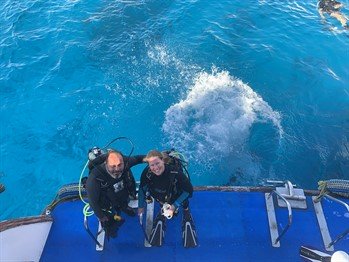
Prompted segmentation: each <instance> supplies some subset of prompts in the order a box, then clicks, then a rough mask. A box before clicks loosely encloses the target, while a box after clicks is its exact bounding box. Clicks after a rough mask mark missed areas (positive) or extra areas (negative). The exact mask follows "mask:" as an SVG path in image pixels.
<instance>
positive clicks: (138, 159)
mask: <svg viewBox="0 0 349 262" xmlns="http://www.w3.org/2000/svg"><path fill="white" fill-rule="evenodd" d="M143 158H144V155H138V156H133V157H125V156H123V160H124V163H125V168H124V171H123V173H122V174H121V175H120V176H119V177H117V178H113V177H112V176H111V175H110V174H109V173H108V171H107V170H106V164H105V162H102V163H100V162H101V161H105V159H106V156H105V155H102V156H100V157H99V158H97V159H95V160H94V161H92V162H90V163H89V168H90V174H89V176H88V179H87V181H86V191H87V196H88V199H89V204H90V206H91V208H92V209H93V211H94V212H95V214H96V216H97V217H98V218H100V219H101V218H102V217H104V216H105V213H104V212H103V210H104V209H106V210H109V209H110V208H111V207H112V208H114V209H115V210H116V211H119V210H120V209H123V208H125V207H127V205H128V201H129V195H131V196H134V197H135V196H136V183H135V179H134V177H133V174H132V172H131V170H130V168H131V167H133V166H135V165H137V164H141V163H143ZM98 162H99V163H100V164H95V163H98Z"/></svg>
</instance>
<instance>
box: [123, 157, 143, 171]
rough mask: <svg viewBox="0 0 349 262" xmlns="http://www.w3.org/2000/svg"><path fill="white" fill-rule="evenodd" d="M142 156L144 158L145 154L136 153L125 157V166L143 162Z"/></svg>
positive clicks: (129, 166)
mask: <svg viewBox="0 0 349 262" xmlns="http://www.w3.org/2000/svg"><path fill="white" fill-rule="evenodd" d="M144 158H145V155H136V156H131V157H126V161H125V162H127V167H128V168H131V167H133V166H135V165H138V164H142V163H144V162H143V159H144Z"/></svg>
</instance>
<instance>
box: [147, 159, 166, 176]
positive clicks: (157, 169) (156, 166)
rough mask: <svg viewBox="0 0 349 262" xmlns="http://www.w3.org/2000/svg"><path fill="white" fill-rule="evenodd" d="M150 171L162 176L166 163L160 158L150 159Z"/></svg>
mask: <svg viewBox="0 0 349 262" xmlns="http://www.w3.org/2000/svg"><path fill="white" fill-rule="evenodd" d="M148 165H149V168H150V171H151V172H153V173H154V174H155V175H157V176H160V175H161V174H162V173H163V172H164V171H165V162H164V161H163V160H162V159H160V158H159V157H157V156H156V157H150V158H149V159H148Z"/></svg>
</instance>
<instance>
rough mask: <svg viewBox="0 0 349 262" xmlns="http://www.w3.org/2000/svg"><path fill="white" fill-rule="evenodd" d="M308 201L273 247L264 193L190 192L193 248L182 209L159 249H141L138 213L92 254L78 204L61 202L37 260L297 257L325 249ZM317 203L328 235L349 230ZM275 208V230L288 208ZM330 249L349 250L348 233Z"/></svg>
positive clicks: (343, 216) (340, 211) (339, 213)
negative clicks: (185, 235)
mask: <svg viewBox="0 0 349 262" xmlns="http://www.w3.org/2000/svg"><path fill="white" fill-rule="evenodd" d="M347 202H348V201H347ZM307 205H308V209H307V210H306V211H304V210H293V224H292V226H291V227H290V229H289V230H288V232H287V233H286V235H285V236H284V237H283V238H282V239H281V247H280V248H273V247H272V246H271V240H270V233H269V227H268V218H267V212H266V208H265V200H264V194H263V193H247V192H241V193H238V192H209V191H201V192H195V194H194V198H192V199H191V201H190V207H191V211H192V215H193V218H194V221H195V224H196V227H197V234H198V237H199V246H198V247H197V248H195V249H185V248H183V246H182V239H181V217H182V214H181V213H180V214H179V216H178V217H175V218H174V219H171V220H167V224H166V225H167V230H166V234H165V243H164V246H163V247H161V248H158V247H152V248H146V247H144V237H143V233H142V230H141V228H140V225H139V223H138V217H127V216H125V215H124V218H125V219H126V222H125V223H124V225H123V226H122V227H121V228H120V230H119V232H118V237H117V238H115V239H111V240H110V241H109V242H106V244H105V248H104V251H102V252H97V251H96V250H95V243H94V242H93V241H92V239H91V238H90V237H89V235H88V234H87V232H86V231H85V229H84V226H83V215H82V208H83V204H82V202H81V201H72V202H67V203H62V204H60V205H58V206H57V207H56V208H55V210H54V211H53V213H52V215H53V217H54V223H53V225H52V229H51V232H50V235H49V237H48V241H47V243H46V246H45V249H44V252H43V255H42V259H41V261H64V260H67V261H68V260H69V261H70V260H75V261H117V260H119V259H125V261H141V260H146V261H159V259H161V260H165V261H201V262H202V261H215V260H216V261H292V262H294V261H302V260H301V258H300V256H299V247H300V246H301V245H306V246H311V247H314V248H316V249H318V250H321V251H325V250H324V246H323V243H322V238H321V235H320V231H319V227H318V223H317V219H316V216H315V211H314V207H313V204H312V202H311V199H310V198H308V199H307ZM322 205H323V208H324V212H325V216H326V219H327V223H328V227H329V231H330V233H331V236H332V237H335V236H337V235H338V234H339V233H342V232H343V231H344V230H345V229H346V228H349V216H348V215H349V214H348V213H347V212H346V210H345V208H344V207H343V206H340V205H338V204H337V203H333V202H331V201H329V200H326V199H325V200H323V201H322ZM332 207H333V208H334V209H333V210H332V209H331V208H332ZM276 210H277V213H276V217H277V221H278V225H279V232H280V227H284V226H286V224H287V210H286V209H280V208H277V209H276ZM89 224H90V228H91V230H92V232H94V233H95V232H97V220H96V218H95V216H93V217H90V218H89ZM335 250H344V251H346V252H347V253H349V236H346V238H344V239H343V240H342V241H340V242H339V243H337V244H336V245H335ZM327 253H330V252H327Z"/></svg>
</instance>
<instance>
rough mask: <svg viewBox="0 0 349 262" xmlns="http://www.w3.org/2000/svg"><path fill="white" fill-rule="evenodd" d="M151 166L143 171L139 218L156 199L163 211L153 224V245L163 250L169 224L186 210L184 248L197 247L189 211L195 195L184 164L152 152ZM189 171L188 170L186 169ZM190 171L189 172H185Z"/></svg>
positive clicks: (150, 152) (165, 155) (149, 160)
mask: <svg viewBox="0 0 349 262" xmlns="http://www.w3.org/2000/svg"><path fill="white" fill-rule="evenodd" d="M144 161H145V162H147V163H148V166H147V167H146V168H145V169H144V170H143V172H142V175H141V181H140V186H139V191H138V215H139V216H140V217H142V215H143V213H144V203H145V202H147V203H149V202H151V201H152V198H153V199H155V200H156V201H157V202H158V203H159V204H160V207H161V210H160V212H159V214H158V215H157V216H156V219H155V220H154V223H153V229H152V232H151V235H150V237H149V244H150V245H152V246H162V244H163V238H164V232H165V221H166V218H167V219H170V218H172V216H173V215H177V214H178V208H179V207H180V206H182V207H183V219H182V238H183V245H184V247H196V246H197V236H196V231H195V225H194V221H193V218H192V216H191V213H190V211H189V201H188V198H189V197H191V196H192V194H193V186H192V184H191V183H190V180H189V179H188V177H187V176H186V175H185V174H184V173H183V167H184V166H183V165H182V163H181V160H180V159H178V158H176V157H171V153H170V154H168V155H167V154H165V153H161V152H160V151H157V150H151V151H149V152H148V154H147V156H146V157H145V159H144ZM184 169H185V168H184ZM185 171H186V169H185Z"/></svg>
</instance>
